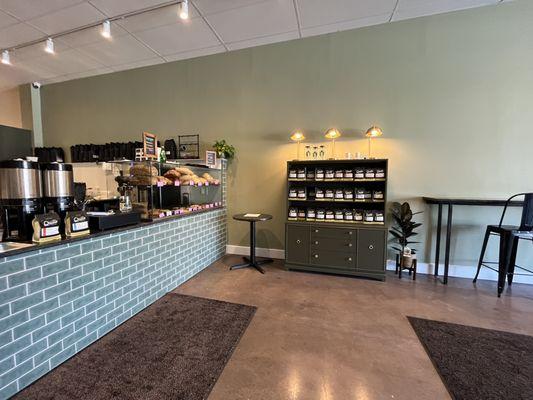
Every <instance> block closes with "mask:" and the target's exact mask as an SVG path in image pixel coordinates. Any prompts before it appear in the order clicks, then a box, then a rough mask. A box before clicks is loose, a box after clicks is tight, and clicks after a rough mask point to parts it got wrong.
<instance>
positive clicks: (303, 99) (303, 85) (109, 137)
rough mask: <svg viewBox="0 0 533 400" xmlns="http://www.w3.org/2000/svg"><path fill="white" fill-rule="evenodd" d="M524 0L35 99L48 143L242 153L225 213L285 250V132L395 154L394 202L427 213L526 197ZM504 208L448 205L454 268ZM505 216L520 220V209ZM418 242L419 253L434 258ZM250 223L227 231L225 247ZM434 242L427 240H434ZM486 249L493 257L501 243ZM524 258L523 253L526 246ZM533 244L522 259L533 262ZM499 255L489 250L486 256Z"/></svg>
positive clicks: (531, 142)
mask: <svg viewBox="0 0 533 400" xmlns="http://www.w3.org/2000/svg"><path fill="white" fill-rule="evenodd" d="M531 21H533V2H531V1H526V0H522V1H515V2H511V3H506V4H502V5H499V6H492V7H484V8H478V9H473V10H468V11H464V12H458V13H452V14H446V15H438V16H432V17H426V18H420V19H415V20H410V21H403V22H398V23H393V24H387V25H381V26H375V27H369V28H363V29H357V30H353V31H348V32H340V33H335V34H331V35H324V36H318V37H313V38H307V39H303V40H297V41H291V42H286V43H280V44H274V45H269V46H263V47H257V48H252V49H246V50H241V51H236V52H231V53H225V54H219V55H213V56H208V57H203V58H198V59H192V60H186V61H179V62H174V63H168V64H162V65H156V66H153V67H147V68H141V69H136V70H131V71H126V72H119V73H113V74H109V75H103V76H98V77H92V78H86V79H81V80H75V81H71V82H65V83H58V84H53V85H47V86H44V87H43V88H42V111H43V126H44V137H45V144H46V145H49V146H63V147H64V148H65V149H68V147H69V146H70V145H71V144H74V143H87V142H92V143H104V142H107V141H126V140H132V139H137V138H139V137H140V132H141V131H143V130H146V131H150V132H154V133H156V134H157V135H159V136H160V137H163V138H166V137H171V136H175V135H177V134H178V133H180V134H184V133H199V134H200V135H201V138H202V141H203V142H204V143H211V142H213V141H214V140H215V139H217V138H226V139H227V140H228V141H229V142H230V143H233V144H235V145H236V147H237V151H238V157H237V159H236V160H235V161H234V162H233V163H232V165H231V173H230V175H231V181H230V187H229V214H230V215H231V214H233V213H237V212H244V211H262V212H265V213H271V214H273V215H274V216H275V219H274V220H273V221H272V222H268V223H265V224H262V225H261V226H260V232H259V234H258V239H259V245H260V246H261V247H270V248H283V241H284V219H285V185H284V176H285V162H286V160H288V159H292V158H293V157H294V156H295V146H294V145H293V144H291V143H289V142H288V136H289V134H290V132H291V131H292V130H294V129H295V128H301V129H303V130H304V132H305V133H306V135H307V136H308V137H309V139H310V140H309V141H310V142H316V141H320V140H321V132H323V131H324V130H325V129H326V128H328V127H330V126H336V127H338V128H339V129H340V130H341V132H343V134H344V139H345V141H342V142H340V143H339V144H338V147H337V149H338V154H343V153H344V152H345V151H350V152H352V153H354V152H356V151H359V152H363V153H364V152H366V142H365V141H364V140H363V139H362V135H361V131H362V130H364V129H366V128H367V127H368V126H369V125H371V124H372V123H376V124H379V125H380V126H381V127H382V128H383V130H384V132H385V135H384V137H383V138H381V139H378V140H376V141H375V142H374V150H375V151H374V153H375V155H376V156H383V157H387V158H389V159H390V187H389V189H390V191H389V197H390V199H391V200H405V199H407V200H411V201H413V207H414V208H416V209H424V210H426V213H425V214H424V216H423V221H424V223H425V228H426V229H427V228H428V225H430V226H431V225H432V224H434V222H435V216H434V213H431V212H430V211H429V209H428V208H425V207H424V205H423V204H422V203H421V202H420V201H419V198H420V196H422V195H442V196H468V197H487V196H488V197H491V196H494V197H497V198H504V197H506V196H508V195H509V194H510V193H515V192H520V191H526V190H532V189H533V182H531V177H532V163H531V149H532V148H533V135H532V133H531V127H532V126H533V113H532V112H531V105H532V104H533V44H532V43H533V42H532V40H531V38H532V37H533V24H531ZM499 212H500V210H499V209H491V208H485V209H475V208H457V209H456V211H455V221H456V225H455V226H456V230H455V232H454V233H455V235H454V239H453V243H452V251H453V260H452V261H453V262H454V263H456V264H460V265H465V264H472V262H473V261H474V260H475V259H476V257H477V254H478V251H479V247H480V244H481V243H480V241H481V237H482V229H483V228H482V225H486V224H487V223H494V222H497V219H498V215H499ZM514 217H515V218H516V217H518V214H517V213H516V211H515V212H514ZM426 229H424V232H422V235H421V240H422V242H423V243H422V244H421V245H420V246H421V249H422V251H421V252H420V255H421V258H422V259H425V260H427V261H429V260H430V256H429V254H430V253H429V251H430V246H429V245H428V243H429V242H428V239H429V235H426V232H425V231H426ZM247 230H248V226H247V225H246V224H242V223H236V222H234V221H230V222H229V243H230V244H238V245H244V244H246V243H247V233H248V231H247ZM428 232H429V231H428ZM494 247H495V246H494ZM523 247H524V246H523ZM531 247H532V246H528V248H525V247H524V250H523V251H522V250H521V253H522V257H526V258H529V260H531V259H533V258H532V254H533V253H532V252H528V250H529V249H530V248H531ZM492 254H494V252H492Z"/></svg>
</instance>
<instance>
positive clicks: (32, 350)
mask: <svg viewBox="0 0 533 400" xmlns="http://www.w3.org/2000/svg"><path fill="white" fill-rule="evenodd" d="M225 250H226V210H225V209H223V208H221V209H215V210H211V211H206V212H203V213H199V214H191V215H188V216H185V217H182V218H176V219H170V220H165V221H160V222H158V223H152V224H146V225H143V224H141V225H139V226H136V227H129V228H128V229H124V230H118V231H114V232H112V233H103V234H98V235H96V236H90V237H88V238H85V239H77V240H75V241H72V242H67V243H60V244H56V245H54V246H51V247H44V248H40V247H39V248H34V249H32V250H30V251H24V252H20V253H18V254H15V255H10V256H7V257H2V258H0V399H7V398H9V397H10V396H12V395H13V394H15V393H17V392H18V391H20V390H22V389H23V388H24V387H26V386H28V385H30V384H31V383H32V382H34V381H35V380H37V379H39V378H40V377H41V376H43V375H44V374H46V373H47V372H49V371H50V370H52V369H53V368H55V367H57V366H58V365H59V364H61V363H62V362H64V361H65V360H67V359H68V358H70V357H72V356H73V355H74V354H76V353H77V352H79V351H81V350H82V349H83V348H85V347H86V346H88V345H90V344H91V343H93V342H94V341H96V340H97V339H98V338H100V337H102V336H103V335H105V334H106V333H108V332H109V331H111V330H112V329H114V328H115V327H117V326H118V325H120V324H121V323H122V322H124V321H126V320H127V319H129V318H131V317H132V316H133V315H134V314H136V313H138V312H139V311H141V310H143V309H144V308H146V307H147V306H148V305H150V304H151V303H153V302H154V301H156V300H157V299H159V298H160V297H162V296H163V295H164V294H166V293H168V292H169V291H171V290H173V289H175V288H176V287H177V286H179V285H180V284H182V283H183V282H185V281H186V280H188V279H189V278H191V277H192V276H194V275H195V274H197V273H198V272H200V271H201V270H203V269H204V268H206V267H207V266H208V265H210V264H211V263H213V262H214V261H215V260H217V259H218V258H220V257H221V256H223V255H224V253H225Z"/></svg>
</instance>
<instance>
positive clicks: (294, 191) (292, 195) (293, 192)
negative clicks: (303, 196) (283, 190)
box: [289, 189, 298, 199]
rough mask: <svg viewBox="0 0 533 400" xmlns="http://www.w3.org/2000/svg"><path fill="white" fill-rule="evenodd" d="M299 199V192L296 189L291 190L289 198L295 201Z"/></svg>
mask: <svg viewBox="0 0 533 400" xmlns="http://www.w3.org/2000/svg"><path fill="white" fill-rule="evenodd" d="M297 197H298V192H297V191H296V189H289V198H291V199H295V198H297Z"/></svg>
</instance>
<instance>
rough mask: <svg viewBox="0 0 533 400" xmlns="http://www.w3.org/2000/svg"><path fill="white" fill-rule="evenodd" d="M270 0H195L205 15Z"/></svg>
mask: <svg viewBox="0 0 533 400" xmlns="http://www.w3.org/2000/svg"><path fill="white" fill-rule="evenodd" d="M265 1H268V0H193V2H194V4H195V5H196V6H197V7H198V9H199V10H200V12H201V13H202V14H204V15H209V14H216V13H219V12H222V11H228V10H231V9H233V8H239V7H245V6H250V5H252V4H257V3H263V2H265Z"/></svg>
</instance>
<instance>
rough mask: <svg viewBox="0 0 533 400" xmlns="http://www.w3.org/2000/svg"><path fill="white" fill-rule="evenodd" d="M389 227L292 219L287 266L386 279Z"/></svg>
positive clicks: (293, 268) (286, 259) (288, 224)
mask: <svg viewBox="0 0 533 400" xmlns="http://www.w3.org/2000/svg"><path fill="white" fill-rule="evenodd" d="M386 232H387V231H386V229H385V228H384V227H383V228H381V227H375V228H359V227H344V226H342V225H340V224H339V226H332V224H330V223H326V224H317V223H306V222H294V223H292V222H289V223H287V224H286V238H285V242H286V253H285V254H286V255H285V266H286V268H287V269H290V270H304V271H315V272H327V273H336V274H344V275H355V276H363V277H367V278H375V279H380V280H384V279H385V262H386V260H385V248H386Z"/></svg>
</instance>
